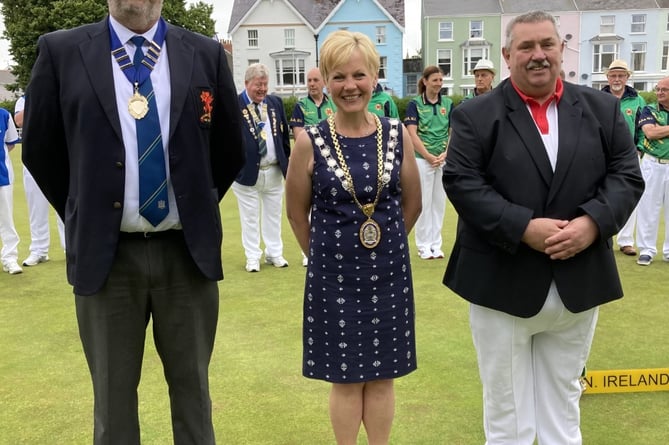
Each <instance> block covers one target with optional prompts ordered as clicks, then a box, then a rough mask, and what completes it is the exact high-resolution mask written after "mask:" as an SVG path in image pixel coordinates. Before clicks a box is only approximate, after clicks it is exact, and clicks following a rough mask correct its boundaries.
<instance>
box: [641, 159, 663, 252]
mask: <svg viewBox="0 0 669 445" xmlns="http://www.w3.org/2000/svg"><path fill="white" fill-rule="evenodd" d="M641 174H642V175H643V180H644V181H645V182H646V188H645V189H644V191H643V195H641V200H640V201H639V205H638V207H637V218H636V243H637V246H639V255H650V256H651V257H654V256H655V254H657V231H658V229H659V226H660V214H661V212H662V210H663V209H664V221H665V224H664V243H663V245H662V253H663V254H664V255H665V257H668V258H669V164H660V163H659V162H657V159H656V158H653V157H652V156H649V155H645V156H644V157H643V159H641Z"/></svg>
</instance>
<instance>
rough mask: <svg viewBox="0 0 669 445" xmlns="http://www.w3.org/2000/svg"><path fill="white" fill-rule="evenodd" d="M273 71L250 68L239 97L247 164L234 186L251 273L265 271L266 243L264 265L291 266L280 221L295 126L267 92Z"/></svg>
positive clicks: (260, 67) (279, 100) (276, 98)
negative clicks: (262, 259) (291, 138)
mask: <svg viewBox="0 0 669 445" xmlns="http://www.w3.org/2000/svg"><path fill="white" fill-rule="evenodd" d="M269 77H270V71H269V68H267V66H265V65H263V64H261V63H254V64H251V65H249V67H248V68H247V69H246V74H245V76H244V84H245V89H244V91H242V92H241V94H239V97H238V101H239V107H240V108H241V110H242V117H243V119H242V120H243V125H242V128H243V131H242V133H243V135H244V150H245V152H246V163H245V164H244V167H243V168H242V170H241V172H240V173H239V175H238V176H237V179H235V182H234V184H232V190H233V191H234V192H235V196H236V197H237V204H238V206H239V218H240V220H241V225H242V246H243V247H244V254H245V255H246V271H247V272H260V258H261V256H262V253H263V252H262V250H261V248H260V239H261V235H262V241H263V242H264V243H265V263H266V264H270V265H272V266H274V267H288V261H286V259H285V258H284V257H283V241H282V239H281V217H282V208H283V178H284V177H285V175H286V171H287V169H288V157H289V156H290V128H289V127H288V120H287V119H286V113H285V112H284V109H283V102H282V101H281V98H279V97H277V96H271V95H268V94H267V91H268V88H269Z"/></svg>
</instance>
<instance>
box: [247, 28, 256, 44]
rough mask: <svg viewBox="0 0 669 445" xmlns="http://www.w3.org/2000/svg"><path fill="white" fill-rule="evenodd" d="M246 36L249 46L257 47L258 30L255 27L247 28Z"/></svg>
mask: <svg viewBox="0 0 669 445" xmlns="http://www.w3.org/2000/svg"><path fill="white" fill-rule="evenodd" d="M246 36H247V38H248V42H249V43H248V45H249V48H257V47H258V30H257V29H249V30H248V31H246Z"/></svg>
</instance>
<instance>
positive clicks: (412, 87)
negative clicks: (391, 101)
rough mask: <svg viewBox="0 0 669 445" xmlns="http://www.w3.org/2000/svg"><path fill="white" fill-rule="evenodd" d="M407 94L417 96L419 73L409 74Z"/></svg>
mask: <svg viewBox="0 0 669 445" xmlns="http://www.w3.org/2000/svg"><path fill="white" fill-rule="evenodd" d="M406 81H407V91H406V94H407V96H415V95H417V94H418V75H417V74H407V79H406Z"/></svg>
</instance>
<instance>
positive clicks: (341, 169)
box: [310, 115, 399, 249]
mask: <svg viewBox="0 0 669 445" xmlns="http://www.w3.org/2000/svg"><path fill="white" fill-rule="evenodd" d="M374 119H375V121H376V156H377V185H376V197H375V198H374V202H372V203H368V204H361V203H360V201H359V200H358V196H357V195H356V193H355V187H354V185H353V176H351V171H350V170H349V168H348V164H347V163H346V159H345V158H344V154H343V153H342V151H341V146H340V145H339V138H338V136H337V132H336V128H335V119H334V115H332V116H330V117H329V118H328V119H327V123H328V126H329V129H330V136H331V138H332V145H333V147H334V151H335V154H336V155H337V159H336V160H335V159H334V158H333V157H332V150H331V149H330V147H328V146H327V145H326V144H325V140H324V139H323V137H322V136H321V134H320V131H319V130H318V127H317V126H312V127H310V132H311V133H312V135H313V136H314V143H315V144H316V146H317V148H318V149H319V150H320V152H321V155H322V156H323V157H324V158H325V160H326V163H327V165H328V169H329V170H330V171H332V172H334V175H335V176H336V177H337V179H339V181H340V182H341V185H342V188H343V189H344V190H346V191H347V192H348V193H349V194H350V195H351V197H352V198H353V201H354V202H355V204H356V205H357V206H358V208H359V209H360V210H362V213H363V214H364V215H365V216H366V217H367V220H366V221H365V222H363V223H362V224H361V226H360V232H359V237H360V242H361V243H362V245H363V246H365V247H366V248H368V249H373V248H374V247H376V246H377V245H378V244H379V242H380V241H381V227H380V226H379V224H378V223H377V222H376V221H374V219H372V215H373V214H374V211H375V210H376V206H377V204H378V203H379V199H380V197H381V190H382V189H383V187H385V186H386V185H387V184H388V183H389V182H390V172H391V171H392V170H393V167H394V164H393V162H394V160H395V147H396V146H397V144H398V139H397V137H398V135H399V131H398V126H399V120H397V119H391V120H390V125H391V127H390V131H389V138H388V144H387V147H388V149H387V151H386V155H385V159H384V156H383V129H382V127H381V120H380V119H379V117H378V116H376V115H374Z"/></svg>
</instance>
